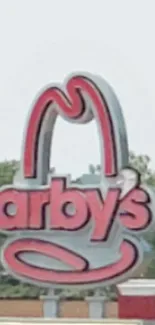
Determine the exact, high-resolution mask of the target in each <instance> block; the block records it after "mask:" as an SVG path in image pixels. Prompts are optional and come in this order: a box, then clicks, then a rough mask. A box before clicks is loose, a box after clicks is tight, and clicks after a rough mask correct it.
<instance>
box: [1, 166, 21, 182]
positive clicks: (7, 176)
mask: <svg viewBox="0 0 155 325" xmlns="http://www.w3.org/2000/svg"><path fill="white" fill-rule="evenodd" d="M18 168H19V162H18V161H17V160H11V161H2V162H0V186H2V185H7V184H12V181H13V177H14V174H15V172H16V171H17V169H18Z"/></svg>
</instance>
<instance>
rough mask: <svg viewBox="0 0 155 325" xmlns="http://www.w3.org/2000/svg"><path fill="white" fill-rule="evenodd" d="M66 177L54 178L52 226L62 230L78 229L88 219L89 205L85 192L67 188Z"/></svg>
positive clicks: (51, 199) (51, 207)
mask: <svg viewBox="0 0 155 325" xmlns="http://www.w3.org/2000/svg"><path fill="white" fill-rule="evenodd" d="M65 182H66V179H65V178H55V179H53V180H52V186H51V194H50V196H51V197H50V218H51V219H50V220H51V222H50V227H51V228H52V229H61V230H77V229H80V228H82V227H83V226H84V225H85V224H86V223H87V221H88V207H87V203H86V201H85V196H84V194H83V193H81V192H80V191H78V190H77V189H72V188H70V189H66V185H65Z"/></svg>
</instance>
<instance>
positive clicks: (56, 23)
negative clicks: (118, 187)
mask: <svg viewBox="0 0 155 325" xmlns="http://www.w3.org/2000/svg"><path fill="white" fill-rule="evenodd" d="M154 15H155V1H154V0H74V1H73V0H22V1H21V0H0V42H1V44H0V160H4V159H12V158H15V159H19V158H20V154H21V143H22V133H23V128H24V126H25V122H26V117H27V114H28V112H29V109H30V107H31V103H32V101H33V99H34V97H35V96H36V94H37V92H38V91H39V90H40V88H42V87H44V86H45V85H46V84H48V83H51V82H61V81H63V79H64V77H65V76H67V75H68V74H69V73H70V72H73V71H80V70H81V71H89V72H92V73H96V74H100V75H101V76H102V77H104V78H105V79H106V80H107V81H108V82H109V83H110V84H111V85H112V86H113V88H114V90H115V92H116V94H117V96H118V98H119V100H120V102H121V105H122V108H123V112H124V116H125V121H126V125H127V131H128V139H129V146H130V149H132V150H134V151H135V152H136V153H137V154H140V153H144V154H145V153H146V154H148V155H149V156H150V157H151V159H152V167H153V168H155V19H154ZM90 143H91V144H90ZM66 152H67V153H66ZM99 162H100V155H99V141H98V138H97V133H96V126H95V124H94V123H91V124H89V125H87V126H80V127H79V126H78V127H77V126H75V125H71V124H69V123H67V122H64V121H62V120H60V121H58V123H57V125H56V133H55V135H54V146H53V156H52V161H51V164H52V165H55V166H56V168H57V170H58V172H71V173H73V174H74V175H75V176H78V175H80V174H81V173H83V172H85V171H86V170H87V166H88V164H89V163H99Z"/></svg>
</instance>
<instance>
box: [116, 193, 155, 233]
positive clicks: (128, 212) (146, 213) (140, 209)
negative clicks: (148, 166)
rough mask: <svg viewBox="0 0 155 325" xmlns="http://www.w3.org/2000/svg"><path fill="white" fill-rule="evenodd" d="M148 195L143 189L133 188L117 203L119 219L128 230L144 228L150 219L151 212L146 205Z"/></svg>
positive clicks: (148, 198)
mask: <svg viewBox="0 0 155 325" xmlns="http://www.w3.org/2000/svg"><path fill="white" fill-rule="evenodd" d="M149 202H150V197H149V195H148V193H147V192H145V191H144V190H143V189H140V188H135V189H134V190H132V191H130V192H129V193H128V194H127V195H126V196H125V197H124V198H123V199H122V200H121V201H120V204H119V213H121V212H123V213H122V214H121V215H120V220H121V223H122V224H123V226H124V227H125V228H127V229H129V230H134V231H142V230H145V229H146V228H147V227H148V226H149V225H150V223H151V221H152V214H151V211H150V209H149V207H148V203H149Z"/></svg>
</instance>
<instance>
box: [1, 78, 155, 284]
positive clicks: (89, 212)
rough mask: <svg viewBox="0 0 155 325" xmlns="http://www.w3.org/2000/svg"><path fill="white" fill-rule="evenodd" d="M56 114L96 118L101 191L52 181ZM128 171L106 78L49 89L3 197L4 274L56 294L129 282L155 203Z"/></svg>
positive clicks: (119, 118)
mask: <svg viewBox="0 0 155 325" xmlns="http://www.w3.org/2000/svg"><path fill="white" fill-rule="evenodd" d="M58 115H60V116H62V117H63V118H64V119H66V120H68V121H69V122H71V123H80V124H84V123H88V122H90V121H91V120H92V119H95V121H96V123H97V127H98V134H99V140H100V148H101V167H102V168H101V177H100V180H99V182H98V184H97V185H96V184H95V183H93V182H92V184H91V185H90V184H88V185H87V186H86V185H84V184H83V185H78V184H72V182H71V180H70V178H69V177H68V176H64V175H63V176H60V175H55V176H52V175H50V173H49V160H50V148H51V144H52V136H53V132H54V125H55V122H56V119H57V116H58ZM63 158H64V157H62V159H63ZM127 166H128V145H127V135H126V128H125V123H124V119H123V115H122V111H121V107H120V104H119V102H118V100H117V98H116V96H115V94H114V92H113V90H112V89H111V87H110V86H109V85H108V84H107V83H106V82H105V81H104V80H102V79H101V78H100V77H98V76H92V75H90V74H87V73H82V74H81V73H80V74H73V75H72V76H70V77H69V78H68V79H67V80H66V81H65V83H64V84H63V85H51V86H48V87H46V88H45V89H44V90H43V91H42V92H41V93H40V94H39V96H38V97H37V99H36V101H35V102H34V104H33V106H32V109H31V111H30V116H29V119H28V123H27V126H26V130H25V135H24V141H23V150H22V159H21V166H20V170H19V171H18V173H17V175H16V176H15V179H14V184H13V185H10V186H7V187H2V188H1V191H0V211H1V218H0V231H3V232H6V233H7V234H8V235H9V239H8V240H7V241H6V243H5V245H4V247H3V250H2V261H3V265H4V266H5V268H6V269H7V270H8V271H9V272H10V273H11V274H13V275H14V276H15V277H17V278H19V279H21V280H23V281H26V282H30V283H35V284H38V285H39V286H41V285H42V286H47V287H52V288H54V287H59V288H63V287H67V288H68V287H69V286H70V287H76V288H84V287H95V286H96V287H98V286H101V285H102V286H105V285H107V284H113V283H117V282H120V281H122V280H125V279H126V278H128V277H130V276H131V274H132V272H133V271H135V269H136V268H137V267H138V266H139V264H140V263H141V262H142V259H143V249H142V247H141V244H140V241H139V239H138V236H139V234H141V233H143V232H145V231H149V229H150V227H151V228H152V227H153V226H154V217H153V214H152V211H154V198H153V197H152V193H151V191H150V190H149V189H148V188H145V187H144V186H142V185H141V183H140V175H139V174H138V172H137V171H136V170H134V169H131V168H129V167H127Z"/></svg>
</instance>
